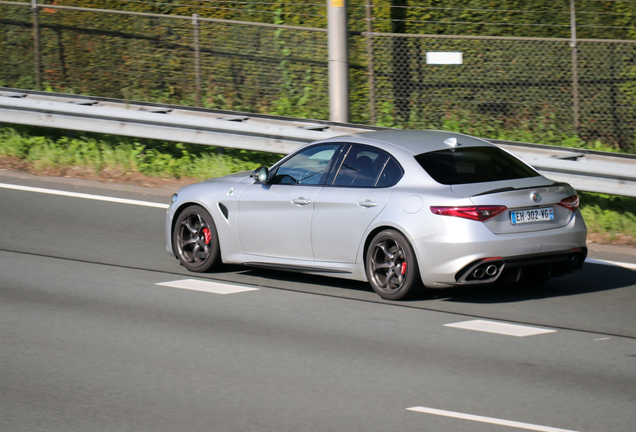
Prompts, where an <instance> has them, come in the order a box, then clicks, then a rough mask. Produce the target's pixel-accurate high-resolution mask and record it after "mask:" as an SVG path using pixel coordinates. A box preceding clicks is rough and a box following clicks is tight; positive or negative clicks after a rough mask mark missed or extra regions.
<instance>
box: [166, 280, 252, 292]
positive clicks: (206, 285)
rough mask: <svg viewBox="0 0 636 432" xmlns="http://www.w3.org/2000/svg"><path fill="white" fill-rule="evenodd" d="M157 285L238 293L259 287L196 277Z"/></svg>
mask: <svg viewBox="0 0 636 432" xmlns="http://www.w3.org/2000/svg"><path fill="white" fill-rule="evenodd" d="M155 285H161V286H167V287H171V288H179V289H187V290H193V291H203V292H209V293H213V294H236V293H240V292H245V291H258V290H259V288H250V287H246V286H241V285H231V284H226V283H222V282H210V281H202V280H196V279H181V280H176V281H171V282H161V283H156V284H155Z"/></svg>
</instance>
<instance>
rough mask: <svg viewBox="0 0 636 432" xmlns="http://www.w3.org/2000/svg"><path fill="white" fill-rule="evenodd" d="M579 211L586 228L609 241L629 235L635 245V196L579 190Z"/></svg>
mask: <svg viewBox="0 0 636 432" xmlns="http://www.w3.org/2000/svg"><path fill="white" fill-rule="evenodd" d="M579 196H580V197H581V213H583V218H584V219H585V222H586V223H587V226H588V230H589V231H590V232H593V233H599V234H604V235H605V236H607V239H608V240H609V241H614V240H617V239H618V238H620V237H624V236H626V237H630V238H631V240H632V241H631V242H632V243H633V244H635V245H636V242H635V241H634V240H636V198H629V197H623V196H615V195H605V194H594V193H588V192H579Z"/></svg>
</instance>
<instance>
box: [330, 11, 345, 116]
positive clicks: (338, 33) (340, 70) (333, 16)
mask: <svg viewBox="0 0 636 432" xmlns="http://www.w3.org/2000/svg"><path fill="white" fill-rule="evenodd" d="M327 29H328V33H327V35H328V36H327V37H328V39H329V41H328V47H329V62H328V63H329V119H330V120H331V121H333V122H341V123H347V122H348V121H349V64H348V59H347V7H346V0H327Z"/></svg>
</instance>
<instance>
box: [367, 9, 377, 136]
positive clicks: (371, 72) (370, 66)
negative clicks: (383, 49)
mask: <svg viewBox="0 0 636 432" xmlns="http://www.w3.org/2000/svg"><path fill="white" fill-rule="evenodd" d="M365 2H366V4H365V8H366V9H365V16H366V21H367V59H368V60H367V64H368V69H369V70H368V74H369V105H370V109H371V112H370V113H369V114H370V115H371V124H372V125H375V121H376V118H375V66H374V63H373V39H372V37H371V33H372V32H373V12H372V10H371V7H372V6H371V0H365Z"/></svg>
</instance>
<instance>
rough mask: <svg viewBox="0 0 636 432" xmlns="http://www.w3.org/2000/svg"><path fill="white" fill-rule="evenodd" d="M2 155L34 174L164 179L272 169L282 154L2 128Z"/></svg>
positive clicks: (48, 130) (0, 142) (206, 176)
mask: <svg viewBox="0 0 636 432" xmlns="http://www.w3.org/2000/svg"><path fill="white" fill-rule="evenodd" d="M0 156H13V157H17V158H20V159H21V160H23V161H25V162H28V163H29V164H30V166H31V168H32V169H33V170H35V171H45V170H47V169H52V170H59V169H63V168H81V169H83V170H90V171H93V172H94V173H95V174H97V175H98V174H99V173H100V172H103V171H117V172H122V173H140V174H143V175H145V176H154V177H162V178H173V179H181V178H192V179H201V180H202V179H206V178H210V177H219V176H223V175H226V174H230V173H233V172H237V171H244V170H253V169H256V168H258V167H259V166H262V165H271V164H273V163H274V162H275V161H277V160H278V159H280V155H272V154H268V153H258V152H250V151H245V150H237V149H223V152H218V149H217V148H215V147H209V146H201V145H189V144H181V143H172V142H166V141H154V140H137V139H134V138H126V137H120V136H110V135H99V134H90V133H79V132H74V133H73V134H72V135H71V136H68V135H67V134H66V131H60V130H56V129H43V128H34V127H23V126H12V127H8V126H5V127H2V128H0Z"/></svg>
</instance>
